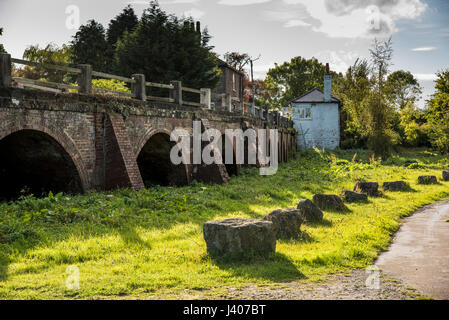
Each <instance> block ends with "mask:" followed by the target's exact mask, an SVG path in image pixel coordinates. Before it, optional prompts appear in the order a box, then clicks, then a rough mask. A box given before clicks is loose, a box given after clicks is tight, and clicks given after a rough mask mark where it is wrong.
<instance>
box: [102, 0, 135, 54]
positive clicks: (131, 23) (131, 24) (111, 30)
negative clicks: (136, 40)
mask: <svg viewBox="0 0 449 320" xmlns="http://www.w3.org/2000/svg"><path fill="white" fill-rule="evenodd" d="M138 23H139V19H138V18H137V16H136V14H135V13H134V9H133V8H132V7H131V6H130V5H128V6H127V7H126V8H125V9H123V11H122V13H120V14H119V15H118V16H116V17H115V19H112V20H111V21H110V22H109V27H108V31H107V33H106V40H107V41H108V43H109V45H110V46H111V48H113V47H114V46H115V44H116V43H117V40H118V39H120V38H121V37H122V36H123V34H124V33H125V32H133V31H134V29H135V28H136V27H137V24H138Z"/></svg>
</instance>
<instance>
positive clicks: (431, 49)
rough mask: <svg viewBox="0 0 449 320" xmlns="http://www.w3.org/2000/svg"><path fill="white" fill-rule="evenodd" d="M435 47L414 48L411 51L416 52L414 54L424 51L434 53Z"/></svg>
mask: <svg viewBox="0 0 449 320" xmlns="http://www.w3.org/2000/svg"><path fill="white" fill-rule="evenodd" d="M437 49H438V48H437V47H420V48H414V49H412V51H416V52H423V51H424V52H425V51H435V50H437Z"/></svg>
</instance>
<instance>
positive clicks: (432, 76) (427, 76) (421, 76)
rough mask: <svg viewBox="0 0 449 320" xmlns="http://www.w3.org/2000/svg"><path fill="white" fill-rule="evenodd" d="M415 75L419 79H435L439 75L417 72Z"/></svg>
mask: <svg viewBox="0 0 449 320" xmlns="http://www.w3.org/2000/svg"><path fill="white" fill-rule="evenodd" d="M414 76H415V78H416V79H418V80H419V81H435V80H436V79H437V75H436V74H434V73H415V74H414Z"/></svg>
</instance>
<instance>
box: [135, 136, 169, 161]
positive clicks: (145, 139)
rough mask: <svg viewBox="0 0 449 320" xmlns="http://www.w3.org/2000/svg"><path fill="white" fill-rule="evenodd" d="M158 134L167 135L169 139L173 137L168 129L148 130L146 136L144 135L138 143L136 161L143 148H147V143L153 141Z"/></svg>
mask: <svg viewBox="0 0 449 320" xmlns="http://www.w3.org/2000/svg"><path fill="white" fill-rule="evenodd" d="M158 133H165V134H166V135H168V136H169V137H170V136H171V131H169V130H167V129H154V128H151V129H149V130H147V132H145V134H143V135H142V136H141V137H140V139H139V140H138V142H137V145H136V146H137V147H136V149H135V150H136V159H137V157H138V156H139V154H140V152H141V151H142V149H143V147H145V145H146V144H147V142H148V141H149V140H150V139H151V137H152V136H154V135H155V134H158Z"/></svg>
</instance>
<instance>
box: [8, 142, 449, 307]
mask: <svg viewBox="0 0 449 320" xmlns="http://www.w3.org/2000/svg"><path fill="white" fill-rule="evenodd" d="M369 156H370V154H369V153H368V152H366V151H336V152H334V153H330V152H321V151H319V150H310V151H307V152H303V153H300V154H299V157H298V159H297V160H292V161H291V162H289V163H287V164H284V165H281V166H280V169H279V172H278V173H277V174H276V175H274V176H259V175H258V170H257V169H255V168H253V169H248V170H246V171H244V173H243V174H242V175H240V176H238V177H233V178H232V183H231V185H203V184H194V185H192V186H188V187H183V188H162V187H154V188H151V189H147V190H142V191H139V192H135V191H131V190H118V191H115V192H110V193H90V194H85V195H78V196H67V195H61V194H58V195H49V196H48V197H46V198H43V199H35V198H34V197H24V198H23V199H21V200H19V201H16V202H13V203H9V204H8V203H2V204H0V298H2V299H5V298H26V299H31V298H33V299H36V298H38V299H40V298H49V299H52V298H79V299H84V298H108V299H109V298H114V299H115V298H133V297H137V298H176V297H177V296H179V295H183V294H185V293H186V290H187V291H188V292H193V293H194V292H199V291H201V290H208V289H212V290H213V291H214V290H215V291H217V292H219V291H220V290H223V288H224V287H226V286H234V287H238V286H244V285H245V284H248V283H257V284H260V285H274V284H275V283H278V282H283V281H292V280H300V279H302V280H305V281H316V280H321V279H325V277H326V276H327V275H329V274H331V273H335V272H339V271H344V270H348V269H352V268H363V267H366V266H369V265H370V264H372V262H373V259H375V258H376V256H377V255H378V253H379V252H380V251H381V250H384V249H386V248H387V246H388V244H389V242H390V240H391V235H392V234H393V233H394V232H395V231H396V230H397V229H398V227H399V222H400V218H401V217H403V216H406V215H408V214H410V213H411V212H413V211H414V210H415V209H417V208H418V207H421V206H423V205H425V204H428V203H432V202H434V201H437V200H441V199H444V198H447V197H449V182H441V181H440V182H439V184H437V185H428V186H422V185H418V184H417V178H418V176H419V175H423V174H426V175H428V174H432V175H437V176H438V177H441V170H442V169H443V168H444V167H447V166H448V165H449V161H448V159H447V158H446V157H442V156H438V155H437V154H434V153H432V152H429V151H427V150H423V149H419V150H416V149H415V150H404V151H403V152H402V153H401V154H399V155H396V156H395V157H393V158H390V159H389V160H388V161H386V162H383V163H381V162H380V161H373V159H371V161H370V159H369ZM410 160H417V162H413V161H410ZM357 180H366V181H378V182H379V183H381V182H384V181H394V180H405V181H407V182H409V183H410V186H411V189H410V190H408V191H406V192H386V193H385V194H383V195H382V196H380V197H377V198H370V201H369V203H365V204H348V208H349V212H346V213H336V212H325V219H324V221H323V222H322V223H315V224H307V225H304V226H303V227H302V229H303V230H304V232H303V238H302V239H301V240H296V241H279V242H278V244H277V253H276V254H275V255H273V256H272V257H270V258H267V259H260V258H251V257H249V258H248V259H247V261H242V262H238V263H237V262H232V261H225V260H214V259H212V258H210V257H209V256H208V255H207V253H206V245H205V243H204V240H203V238H202V224H203V223H204V222H205V221H207V220H212V219H224V218H230V217H243V218H261V217H263V216H264V215H265V214H267V213H269V212H271V211H272V210H274V209H278V208H286V207H294V206H296V204H297V202H298V200H299V199H302V198H311V197H312V196H313V194H315V193H340V191H341V190H342V189H343V188H346V189H352V186H353V185H354V182H355V181H357ZM70 265H75V266H77V267H79V270H80V289H79V290H78V291H68V290H66V278H67V274H66V268H67V267H68V266H70Z"/></svg>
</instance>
